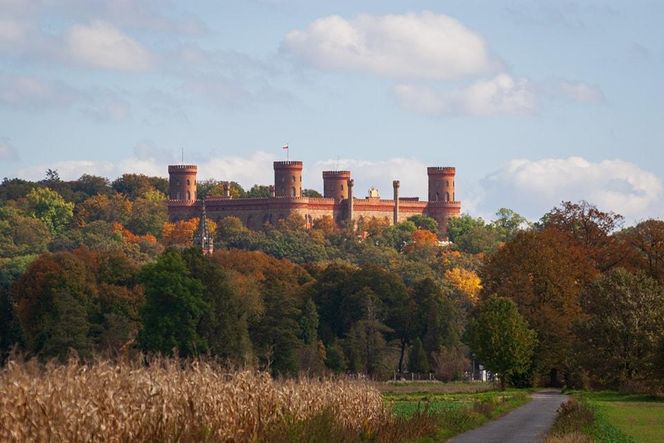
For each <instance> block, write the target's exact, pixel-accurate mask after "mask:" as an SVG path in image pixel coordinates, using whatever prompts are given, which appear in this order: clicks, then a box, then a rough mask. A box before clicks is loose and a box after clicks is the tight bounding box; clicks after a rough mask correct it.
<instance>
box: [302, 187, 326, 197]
mask: <svg viewBox="0 0 664 443" xmlns="http://www.w3.org/2000/svg"><path fill="white" fill-rule="evenodd" d="M302 197H314V198H323V195H322V194H321V193H320V192H318V191H316V190H315V189H303V190H302Z"/></svg>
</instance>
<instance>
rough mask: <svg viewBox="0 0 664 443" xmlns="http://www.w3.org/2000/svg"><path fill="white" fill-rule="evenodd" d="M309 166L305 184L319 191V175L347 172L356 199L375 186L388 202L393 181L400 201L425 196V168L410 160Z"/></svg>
mask: <svg viewBox="0 0 664 443" xmlns="http://www.w3.org/2000/svg"><path fill="white" fill-rule="evenodd" d="M312 166H313V167H311V168H307V165H305V172H306V177H305V180H307V183H308V186H309V187H312V188H314V189H317V190H319V191H321V190H322V188H323V179H322V175H321V174H322V171H327V170H350V171H351V174H352V177H353V179H354V180H355V188H354V192H355V197H357V198H363V197H366V196H367V193H368V190H369V187H371V186H375V187H376V188H378V191H379V192H380V196H381V198H386V199H391V198H392V180H399V181H400V182H401V189H400V193H401V196H403V197H421V198H424V197H425V196H426V195H427V186H428V185H427V181H428V178H427V165H425V164H424V163H422V162H421V161H419V160H415V159H412V158H390V159H387V160H359V159H339V160H324V161H319V162H316V163H315V164H314V165H312ZM429 166H431V165H429ZM436 166H438V165H436ZM440 166H444V165H440ZM307 170H308V171H307Z"/></svg>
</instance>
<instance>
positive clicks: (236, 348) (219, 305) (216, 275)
mask: <svg viewBox="0 0 664 443" xmlns="http://www.w3.org/2000/svg"><path fill="white" fill-rule="evenodd" d="M182 256H183V258H184V260H185V262H186V263H187V268H188V269H189V272H190V274H191V275H192V276H196V278H197V279H199V280H200V281H201V282H202V284H203V294H202V298H203V301H204V302H205V303H206V305H207V309H206V310H205V312H204V313H203V315H202V317H201V321H200V323H199V325H198V333H199V334H200V336H201V337H202V339H203V340H205V341H206V343H207V346H208V350H209V352H210V354H212V355H214V356H216V357H219V358H222V359H224V360H227V361H230V362H233V363H236V364H241V365H242V364H246V363H248V362H249V361H250V359H251V357H252V353H253V352H252V344H251V339H250V337H249V318H250V317H252V316H253V315H255V314H256V312H255V308H254V306H255V305H256V303H257V301H256V300H252V299H251V298H252V295H251V294H249V293H243V294H240V293H238V292H237V291H235V290H234V289H233V287H232V282H231V279H230V277H229V275H228V272H227V271H226V270H224V269H223V268H221V267H220V266H219V265H218V264H216V263H214V261H212V259H210V258H209V257H208V256H205V255H203V254H202V253H201V251H200V250H199V249H197V248H191V249H187V250H185V251H183V252H182Z"/></svg>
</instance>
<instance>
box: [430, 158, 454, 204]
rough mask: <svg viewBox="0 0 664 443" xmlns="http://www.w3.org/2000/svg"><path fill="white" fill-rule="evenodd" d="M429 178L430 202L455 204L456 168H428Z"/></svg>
mask: <svg viewBox="0 0 664 443" xmlns="http://www.w3.org/2000/svg"><path fill="white" fill-rule="evenodd" d="M427 175H428V176H429V201H430V202H439V201H442V202H453V201H455V197H456V196H455V195H454V186H455V183H454V177H455V175H456V168H452V167H440V166H434V167H430V168H427Z"/></svg>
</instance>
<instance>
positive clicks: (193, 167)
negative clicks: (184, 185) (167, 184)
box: [168, 165, 198, 173]
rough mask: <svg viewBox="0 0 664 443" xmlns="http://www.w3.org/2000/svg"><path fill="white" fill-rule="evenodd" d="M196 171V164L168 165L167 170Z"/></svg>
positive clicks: (170, 171)
mask: <svg viewBox="0 0 664 443" xmlns="http://www.w3.org/2000/svg"><path fill="white" fill-rule="evenodd" d="M196 171H198V166H196V165H169V166H168V172H169V173H172V172H196Z"/></svg>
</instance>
